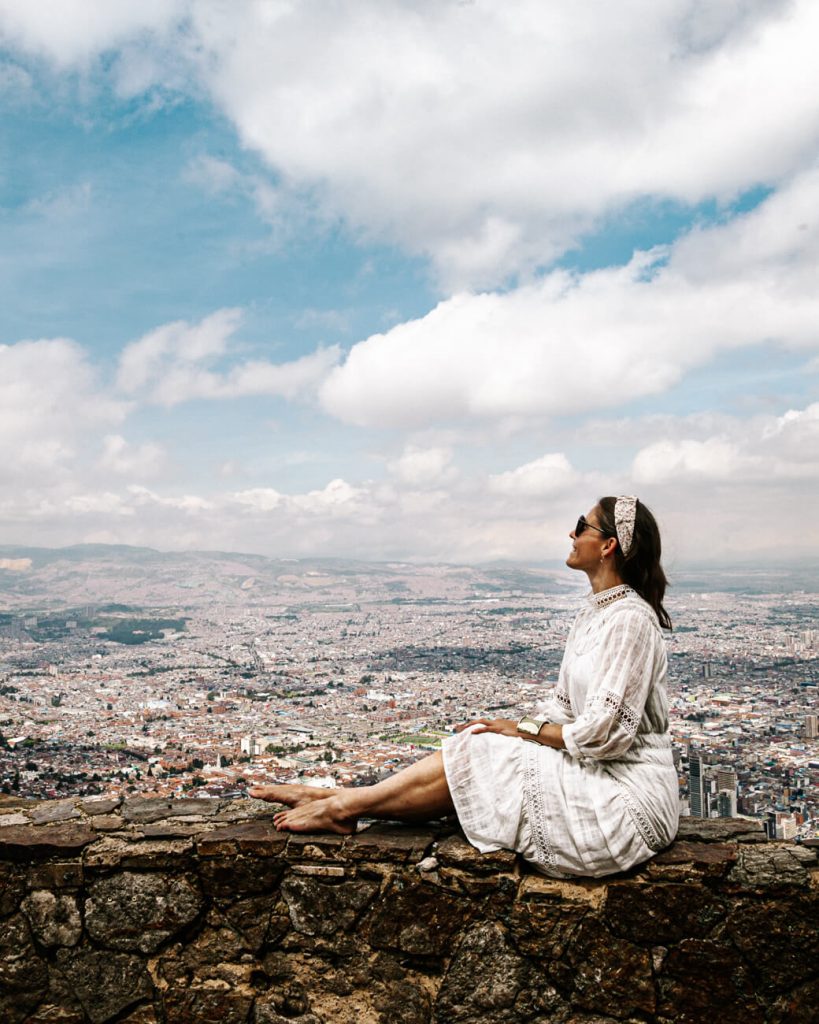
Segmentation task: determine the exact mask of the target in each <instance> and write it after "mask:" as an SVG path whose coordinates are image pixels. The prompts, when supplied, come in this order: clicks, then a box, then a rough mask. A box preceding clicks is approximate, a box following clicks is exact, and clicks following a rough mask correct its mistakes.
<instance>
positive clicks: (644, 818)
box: [614, 779, 665, 853]
mask: <svg viewBox="0 0 819 1024" xmlns="http://www.w3.org/2000/svg"><path fill="white" fill-rule="evenodd" d="M614 781H615V782H616V783H617V785H618V786H619V787H620V792H621V793H622V794H623V800H624V801H625V805H626V808H627V809H628V812H629V814H630V815H631V819H632V821H633V822H634V824H635V825H636V826H637V831H638V832H639V833H640V835H641V836H642V837H643V840H644V841H645V844H646V846H648V847H649V849H651V850H654V852H655V853H658V852H659V851H660V850H662V849H664V848H665V844H664V843H663V841H662V839H660V837H659V836H658V835H657V832H656V830H655V828H654V826H653V825H652V824H651V821H650V820H649V817H648V815H647V814H646V812H645V811H644V810H643V808H642V807H641V806H640V804H639V803H638V802H637V800H636V799H635V798H634V794H633V793H632V792H631V790H630V789H629V788H628V786H626V785H625V783H623V782H621V780H620V779H615V780H614Z"/></svg>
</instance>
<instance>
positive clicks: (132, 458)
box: [99, 434, 166, 478]
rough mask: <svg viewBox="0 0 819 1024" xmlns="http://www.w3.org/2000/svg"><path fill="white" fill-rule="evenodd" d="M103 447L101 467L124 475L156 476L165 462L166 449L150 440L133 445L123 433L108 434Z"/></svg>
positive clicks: (103, 440)
mask: <svg viewBox="0 0 819 1024" xmlns="http://www.w3.org/2000/svg"><path fill="white" fill-rule="evenodd" d="M102 448H103V451H102V456H101V457H100V460H99V465H100V467H102V468H103V469H109V470H111V471H113V472H114V473H119V474H122V475H124V476H138V477H143V478H145V477H151V476H155V475H156V474H157V473H158V472H160V471H161V470H162V468H163V467H164V464H165V459H166V455H165V449H164V448H163V447H162V445H158V444H154V443H153V442H150V441H149V442H145V443H144V444H137V445H132V444H129V443H128V441H126V440H125V438H124V437H123V436H122V435H121V434H106V436H105V437H104V438H103V439H102Z"/></svg>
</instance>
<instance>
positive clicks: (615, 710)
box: [589, 690, 640, 736]
mask: <svg viewBox="0 0 819 1024" xmlns="http://www.w3.org/2000/svg"><path fill="white" fill-rule="evenodd" d="M589 706H590V707H592V708H600V707H603V708H605V709H606V710H607V711H608V712H609V713H610V714H611V716H612V718H613V719H614V721H615V722H620V723H622V726H623V728H624V729H625V730H626V732H627V733H628V734H629V735H630V736H634V735H635V734H636V733H637V729H638V727H639V725H640V716H639V715H638V714H637V712H636V711H635V710H634V708H630V707H629V706H628V704H626V703H625V701H624V700H623V698H622V697H620V696H618V695H617V694H616V693H612V691H611V690H606V692H605V693H596V694H595V695H594V696H593V697H592V699H591V701H590V702H589Z"/></svg>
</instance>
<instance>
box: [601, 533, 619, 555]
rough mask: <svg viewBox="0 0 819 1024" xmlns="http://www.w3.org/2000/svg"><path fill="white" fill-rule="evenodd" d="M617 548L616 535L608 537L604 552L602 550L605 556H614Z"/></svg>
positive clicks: (604, 544)
mask: <svg viewBox="0 0 819 1024" xmlns="http://www.w3.org/2000/svg"><path fill="white" fill-rule="evenodd" d="M616 550H617V538H616V537H606V540H605V542H604V543H603V552H602V554H603V558H612V557H613V556H614V552H615V551H616Z"/></svg>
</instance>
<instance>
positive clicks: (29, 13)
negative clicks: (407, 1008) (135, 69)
mask: <svg viewBox="0 0 819 1024" xmlns="http://www.w3.org/2000/svg"><path fill="white" fill-rule="evenodd" d="M186 7H187V3H186V2H184V0H140V2H139V3H138V4H133V3H111V2H110V0H59V3H29V2H28V0H0V36H1V37H2V38H3V39H4V41H5V42H6V44H7V45H8V44H9V43H11V44H16V45H17V46H21V47H23V48H25V49H27V50H31V51H33V52H35V53H37V54H40V55H43V56H46V57H48V58H50V59H51V60H53V61H54V62H55V63H56V64H57V65H59V66H61V67H68V66H70V65H72V64H76V63H80V64H83V63H86V62H88V61H89V60H91V59H93V58H94V57H96V56H98V55H99V54H100V53H103V52H105V51H107V50H112V49H114V48H115V47H117V46H119V45H121V44H123V43H126V42H132V41H134V40H135V39H138V38H139V36H140V35H141V34H143V33H146V32H155V33H156V32H158V33H162V32H164V31H166V30H167V29H168V28H170V27H171V26H172V25H173V24H174V23H175V22H176V21H177V19H178V18H179V17H180V15H181V14H182V13H183V12H184V10H185V8H186Z"/></svg>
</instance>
